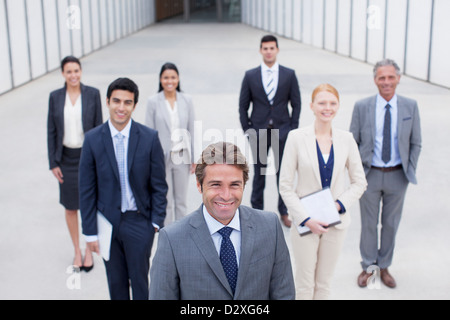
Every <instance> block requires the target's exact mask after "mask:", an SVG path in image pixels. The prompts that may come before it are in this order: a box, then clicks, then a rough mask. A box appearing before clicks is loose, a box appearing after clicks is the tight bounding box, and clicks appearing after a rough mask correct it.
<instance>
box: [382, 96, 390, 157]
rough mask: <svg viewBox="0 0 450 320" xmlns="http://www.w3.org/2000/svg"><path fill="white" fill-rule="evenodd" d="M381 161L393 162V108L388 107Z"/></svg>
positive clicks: (385, 117)
mask: <svg viewBox="0 0 450 320" xmlns="http://www.w3.org/2000/svg"><path fill="white" fill-rule="evenodd" d="M381 159H382V160H383V161H384V163H386V164H387V163H388V162H389V161H391V106H390V105H387V106H386V113H385V116H384V129H383V147H382V154H381Z"/></svg>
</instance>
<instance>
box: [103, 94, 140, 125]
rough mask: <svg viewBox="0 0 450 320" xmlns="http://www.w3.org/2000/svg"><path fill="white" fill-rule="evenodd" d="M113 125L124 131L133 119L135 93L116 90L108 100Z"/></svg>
mask: <svg viewBox="0 0 450 320" xmlns="http://www.w3.org/2000/svg"><path fill="white" fill-rule="evenodd" d="M106 103H107V105H108V109H109V117H110V121H111V123H112V125H113V126H114V127H115V128H116V129H117V130H118V131H122V130H123V129H124V128H125V127H126V126H127V124H128V122H129V121H130V119H131V115H132V113H133V111H134V109H135V107H136V105H135V103H134V93H133V92H130V91H126V90H114V91H113V92H112V93H111V97H110V98H109V99H107V101H106Z"/></svg>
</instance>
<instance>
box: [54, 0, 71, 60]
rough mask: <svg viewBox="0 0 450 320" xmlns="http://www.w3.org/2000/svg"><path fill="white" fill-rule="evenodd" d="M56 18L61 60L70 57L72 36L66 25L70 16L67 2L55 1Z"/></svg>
mask: <svg viewBox="0 0 450 320" xmlns="http://www.w3.org/2000/svg"><path fill="white" fill-rule="evenodd" d="M57 8H58V18H59V26H58V28H59V43H60V54H61V58H64V57H66V56H69V55H72V51H73V50H72V49H73V46H72V34H71V30H70V29H69V27H68V25H69V24H70V18H71V17H70V15H69V14H68V11H67V9H68V8H69V6H68V3H67V0H64V1H57Z"/></svg>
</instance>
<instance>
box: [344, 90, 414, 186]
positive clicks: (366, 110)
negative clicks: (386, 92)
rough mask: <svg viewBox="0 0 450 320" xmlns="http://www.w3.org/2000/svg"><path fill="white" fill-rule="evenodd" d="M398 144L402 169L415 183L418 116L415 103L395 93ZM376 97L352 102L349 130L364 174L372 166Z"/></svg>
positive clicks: (411, 181) (410, 180) (409, 179)
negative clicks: (354, 141) (356, 146)
mask: <svg viewBox="0 0 450 320" xmlns="http://www.w3.org/2000/svg"><path fill="white" fill-rule="evenodd" d="M397 97H398V102H397V103H398V146H399V151H400V157H401V159H402V165H403V170H404V172H405V175H406V177H407V179H408V181H409V182H410V183H413V184H417V178H416V168H417V163H418V160H419V155H420V151H421V149H422V135H421V129H420V116H419V108H418V106H417V102H416V101H414V100H411V99H408V98H405V97H402V96H398V95H397ZM376 99H377V96H373V97H370V98H366V99H363V100H361V101H358V102H357V103H356V104H355V108H354V110H353V117H352V123H351V126H350V131H351V132H352V133H353V136H354V137H355V140H356V142H357V144H358V146H359V151H360V153H361V159H362V162H363V165H364V170H365V172H366V175H367V174H368V173H369V171H370V168H371V166H372V159H373V155H374V146H375V135H376V127H375V112H376V111H375V109H376Z"/></svg>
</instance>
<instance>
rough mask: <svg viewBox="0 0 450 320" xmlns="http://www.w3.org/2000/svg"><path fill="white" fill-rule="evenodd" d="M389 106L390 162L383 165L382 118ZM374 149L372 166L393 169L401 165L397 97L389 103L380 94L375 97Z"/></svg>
mask: <svg viewBox="0 0 450 320" xmlns="http://www.w3.org/2000/svg"><path fill="white" fill-rule="evenodd" d="M388 104H389V105H390V106H391V146H392V148H391V161H390V162H388V163H384V161H383V160H382V159H381V154H382V151H381V150H382V148H383V129H384V118H385V114H386V105H388ZM375 125H376V134H375V149H374V156H373V160H372V166H374V167H380V168H389V167H395V166H398V165H400V164H401V163H402V159H401V158H400V151H399V149H398V104H397V95H394V97H393V98H392V99H391V101H389V102H388V101H386V100H385V99H384V98H383V97H382V96H380V94H378V96H377V105H376V114H375Z"/></svg>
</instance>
